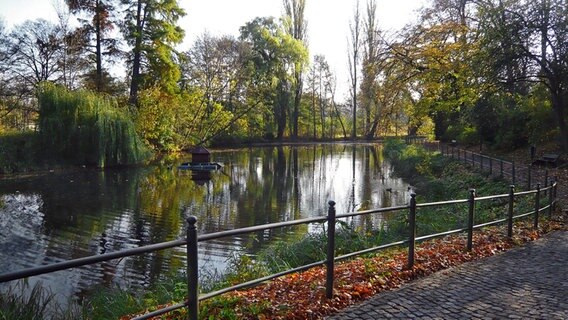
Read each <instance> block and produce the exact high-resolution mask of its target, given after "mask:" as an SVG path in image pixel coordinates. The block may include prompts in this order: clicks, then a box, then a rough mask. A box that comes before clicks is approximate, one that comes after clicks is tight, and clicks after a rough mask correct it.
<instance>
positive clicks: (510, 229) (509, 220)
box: [507, 185, 515, 238]
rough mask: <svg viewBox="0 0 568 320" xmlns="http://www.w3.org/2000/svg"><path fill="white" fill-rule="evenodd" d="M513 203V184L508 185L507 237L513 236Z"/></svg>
mask: <svg viewBox="0 0 568 320" xmlns="http://www.w3.org/2000/svg"><path fill="white" fill-rule="evenodd" d="M514 205H515V186H514V185H511V186H510V187H509V212H508V215H507V237H509V238H512V237H513V208H514Z"/></svg>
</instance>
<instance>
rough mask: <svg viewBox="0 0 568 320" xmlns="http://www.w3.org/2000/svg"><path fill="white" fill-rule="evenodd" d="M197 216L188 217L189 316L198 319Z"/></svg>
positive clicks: (194, 319)
mask: <svg viewBox="0 0 568 320" xmlns="http://www.w3.org/2000/svg"><path fill="white" fill-rule="evenodd" d="M196 223H197V218H196V217H195V216H189V217H188V218H187V232H186V233H187V235H186V239H187V297H188V298H187V308H188V310H187V318H188V319H189V320H197V318H198V316H199V296H198V292H199V274H198V263H197V259H198V257H197V227H196V226H195V224H196Z"/></svg>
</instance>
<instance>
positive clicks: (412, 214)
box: [408, 193, 416, 269]
mask: <svg viewBox="0 0 568 320" xmlns="http://www.w3.org/2000/svg"><path fill="white" fill-rule="evenodd" d="M408 229H409V237H408V269H412V267H414V251H415V245H416V194H415V193H411V194H410V210H409V214H408Z"/></svg>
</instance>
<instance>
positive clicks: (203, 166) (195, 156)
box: [178, 146, 222, 171]
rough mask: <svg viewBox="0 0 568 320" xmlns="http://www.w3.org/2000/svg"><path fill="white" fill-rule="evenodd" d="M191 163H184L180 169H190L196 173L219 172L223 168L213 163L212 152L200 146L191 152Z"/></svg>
mask: <svg viewBox="0 0 568 320" xmlns="http://www.w3.org/2000/svg"><path fill="white" fill-rule="evenodd" d="M190 153H191V162H184V163H182V164H180V165H179V166H178V169H189V170H194V171H212V170H218V169H220V168H221V167H222V166H221V165H220V164H219V163H217V162H211V152H209V150H207V148H205V147H203V146H198V147H195V148H193V149H191V150H190Z"/></svg>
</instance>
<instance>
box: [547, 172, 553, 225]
mask: <svg viewBox="0 0 568 320" xmlns="http://www.w3.org/2000/svg"><path fill="white" fill-rule="evenodd" d="M549 187H550V190H548V219H552V202H553V201H554V192H552V191H553V190H554V183H553V182H552V181H550V186H549Z"/></svg>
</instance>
